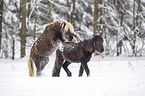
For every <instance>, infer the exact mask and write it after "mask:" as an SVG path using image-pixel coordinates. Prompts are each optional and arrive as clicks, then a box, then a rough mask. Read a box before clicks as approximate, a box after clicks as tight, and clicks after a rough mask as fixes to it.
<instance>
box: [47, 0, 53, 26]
mask: <svg viewBox="0 0 145 96" xmlns="http://www.w3.org/2000/svg"><path fill="white" fill-rule="evenodd" d="M48 7H49V13H48V17H49V23H50V22H52V19H51V7H52V4H51V2H50V1H48Z"/></svg>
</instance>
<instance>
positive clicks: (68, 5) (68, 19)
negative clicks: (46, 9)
mask: <svg viewBox="0 0 145 96" xmlns="http://www.w3.org/2000/svg"><path fill="white" fill-rule="evenodd" d="M67 7H68V13H67V21H68V22H70V2H69V0H67Z"/></svg>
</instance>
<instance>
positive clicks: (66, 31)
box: [55, 20, 74, 42]
mask: <svg viewBox="0 0 145 96" xmlns="http://www.w3.org/2000/svg"><path fill="white" fill-rule="evenodd" d="M55 22H56V25H57V26H58V27H57V30H58V31H59V39H60V40H61V41H62V42H63V41H72V39H73V36H74V35H73V32H74V28H73V26H72V25H71V24H70V23H69V22H67V21H62V20H56V21H55Z"/></svg>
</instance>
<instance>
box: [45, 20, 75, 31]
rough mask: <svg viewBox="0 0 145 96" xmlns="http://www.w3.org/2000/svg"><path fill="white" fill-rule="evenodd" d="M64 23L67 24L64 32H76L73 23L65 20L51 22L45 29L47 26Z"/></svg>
mask: <svg viewBox="0 0 145 96" xmlns="http://www.w3.org/2000/svg"><path fill="white" fill-rule="evenodd" d="M63 22H65V23H66V26H65V28H64V30H66V31H68V30H70V32H74V28H73V26H72V24H71V23H69V22H67V21H65V20H60V19H56V20H54V21H53V22H51V23H49V24H45V25H44V26H43V28H44V29H45V28H46V27H47V26H49V25H52V24H58V23H60V24H62V23H63Z"/></svg>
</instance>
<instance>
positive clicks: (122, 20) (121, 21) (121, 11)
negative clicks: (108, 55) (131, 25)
mask: <svg viewBox="0 0 145 96" xmlns="http://www.w3.org/2000/svg"><path fill="white" fill-rule="evenodd" d="M124 4H125V1H124V0H122V5H121V6H120V9H119V13H120V24H119V25H120V30H119V32H118V33H120V32H121V31H122V30H124V29H123V22H124V10H123V6H124ZM117 35H119V34H117ZM121 53H122V40H120V38H119V36H117V56H119V55H120V54H121Z"/></svg>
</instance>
